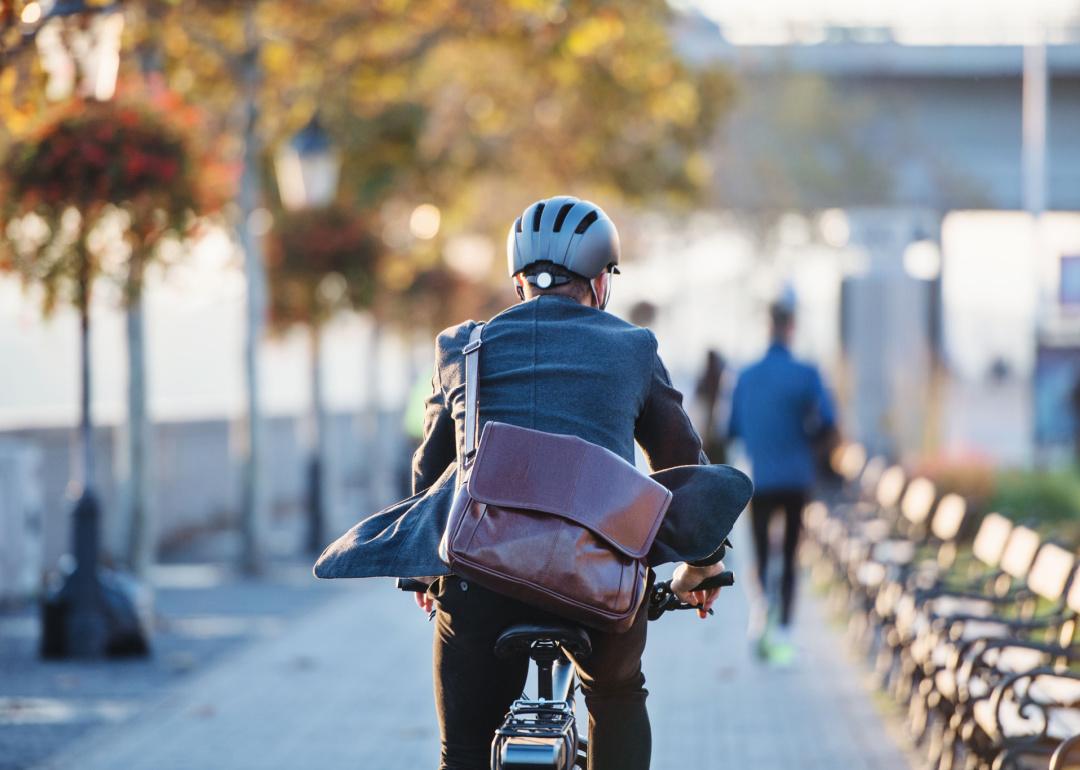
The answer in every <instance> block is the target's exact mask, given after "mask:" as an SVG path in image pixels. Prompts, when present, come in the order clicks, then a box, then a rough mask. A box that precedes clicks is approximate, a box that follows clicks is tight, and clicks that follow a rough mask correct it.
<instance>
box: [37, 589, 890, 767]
mask: <svg viewBox="0 0 1080 770" xmlns="http://www.w3.org/2000/svg"><path fill="white" fill-rule="evenodd" d="M746 607H747V603H746V599H745V597H744V596H743V593H742V592H741V591H740V590H738V589H733V590H730V591H728V592H727V593H726V594H725V595H724V596H722V597H721V600H720V601H719V602H718V604H717V610H718V611H717V615H716V617H714V618H710V619H709V620H708V621H699V620H698V619H697V618H695V617H692V616H690V614H689V613H687V614H685V615H678V616H669V617H666V618H665V619H664V620H663V621H662V622H660V623H655V624H653V625H652V626H651V628H650V635H651V639H650V644H649V650H648V653H647V658H646V662H645V665H646V676H647V677H648V679H649V689H650V692H651V696H650V699H649V705H650V712H651V714H652V719H653V732H654V751H653V767H654V768H656V769H657V770H679V769H680V768H689V767H693V768H703V769H709V768H717V769H720V768H723V770H781V769H783V770H788V769H792V770H794V769H798V770H817V769H818V768H820V769H821V770H824V769H825V768H829V769H830V770H832V769H836V768H843V769H844V770H857V769H858V768H866V769H867V770H870V769H871V768H872V769H873V770H902V769H903V768H907V767H908V765H907V763H906V761H905V759H904V756H903V754H902V752H901V751H900V750H899V749H898V748H897V747H896V745H895V744H894V743H893V742H892V740H891V739H890V738H889V736H888V734H887V732H886V730H885V728H884V726H883V724H882V721H881V719H880V718H879V716H878V714H877V711H876V710H875V708H874V706H873V703H872V701H871V698H870V696H869V694H868V691H867V690H866V689H865V688H864V687H863V686H862V674H861V671H860V669H859V668H857V667H856V666H854V665H853V664H852V663H851V662H850V661H849V660H848V659H847V658H846V653H845V652H844V648H843V645H842V643H841V640H840V636H839V633H838V632H837V631H836V630H835V629H834V628H832V627H830V626H829V624H828V623H827V622H826V621H825V620H824V617H823V613H822V610H821V606H820V604H819V603H818V602H816V601H815V600H812V599H809V600H807V601H805V602H804V604H803V607H802V614H801V617H800V626H799V631H798V633H797V635H796V640H797V643H798V645H799V647H800V653H801V657H800V662H799V664H798V665H797V666H796V667H795V668H793V669H791V670H786V671H777V670H771V669H766V668H763V667H761V666H759V665H757V664H756V663H754V661H753V660H752V658H751V657H750V655H749V647H748V644H747V641H746V637H745V633H744V629H745V622H746V613H747V609H746ZM430 642H431V626H430V625H429V624H427V623H425V622H424V621H423V617H422V615H421V614H420V612H419V610H416V609H415V607H412V606H411V602H410V600H409V598H408V597H406V596H403V595H401V594H398V593H397V592H395V591H393V590H392V589H391V588H390V586H389V582H388V581H357V582H356V583H354V584H348V585H347V587H346V588H345V589H344V590H338V591H337V592H336V596H334V597H333V598H331V599H330V600H329V601H327V602H326V603H325V604H323V605H322V606H321V607H318V608H317V609H314V610H311V611H309V612H307V613H305V614H304V615H303V616H302V617H301V618H300V619H299V620H298V621H297V622H294V623H291V624H289V625H288V626H287V627H286V628H285V629H284V630H283V631H282V632H281V633H280V634H278V635H276V636H273V637H271V638H265V639H262V640H260V641H257V642H254V643H252V644H251V645H250V646H248V647H246V648H244V649H241V650H238V651H236V652H235V653H233V654H230V655H227V656H226V657H225V658H223V659H222V660H220V661H219V662H218V663H216V664H215V665H214V666H213V667H211V668H210V669H208V670H205V671H203V672H202V673H199V674H197V675H195V676H194V677H192V678H190V679H187V680H186V681H184V682H183V683H181V684H179V685H178V686H176V687H174V688H171V689H170V690H169V692H168V693H167V694H166V695H165V696H164V697H163V698H161V699H160V700H159V701H157V702H156V703H154V704H153V705H152V706H150V707H148V708H146V709H143V710H142V711H141V712H140V713H139V714H137V715H136V716H134V717H132V718H131V719H129V720H127V721H125V722H123V723H119V724H114V725H111V726H108V727H103V728H100V729H98V730H96V731H95V732H93V733H92V734H91V735H89V736H88V737H87V738H85V739H82V740H80V741H79V742H77V743H76V744H75V745H73V746H71V747H70V748H69V749H67V750H65V751H63V752H62V753H61V754H59V755H57V756H55V757H54V758H53V759H52V760H51V761H49V762H47V763H46V764H43V765H40V766H39V767H40V768H42V770H44V769H45V768H50V769H53V768H65V769H67V768H80V770H118V769H119V768H123V769H124V770H139V769H140V768H146V769H147V770H150V769H151V768H152V769H153V770H180V769H183V770H193V769H201V768H227V769H230V770H246V769H248V768H250V769H251V770H255V769H256V768H257V769H258V770H274V769H275V768H281V770H285V769H286V768H289V769H290V770H292V769H293V768H308V767H352V768H365V769H370V770H418V769H422V768H428V767H433V766H434V764H435V757H436V756H437V735H436V731H435V727H434V718H433V706H432V696H431V673H430V671H431V668H430Z"/></svg>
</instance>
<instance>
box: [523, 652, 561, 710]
mask: <svg viewBox="0 0 1080 770" xmlns="http://www.w3.org/2000/svg"><path fill="white" fill-rule="evenodd" d="M560 654H561V652H560V650H559V645H558V644H557V643H556V642H554V641H552V640H551V639H538V640H537V641H536V642H534V643H533V645H532V648H531V649H530V650H529V657H530V658H532V659H533V660H534V661H536V695H537V697H538V698H540V699H541V700H547V701H550V700H553V699H554V686H553V682H552V668H553V667H554V665H555V659H556V658H557V657H559V655H560Z"/></svg>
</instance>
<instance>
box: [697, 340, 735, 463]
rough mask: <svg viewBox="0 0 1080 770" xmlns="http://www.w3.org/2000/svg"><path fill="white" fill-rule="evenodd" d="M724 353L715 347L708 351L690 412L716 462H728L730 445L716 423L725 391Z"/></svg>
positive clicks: (705, 448) (711, 457) (710, 458)
mask: <svg viewBox="0 0 1080 770" xmlns="http://www.w3.org/2000/svg"><path fill="white" fill-rule="evenodd" d="M725 365H726V362H725V361H724V357H723V356H722V355H720V353H719V352H718V351H716V350H709V351H707V352H706V353H705V369H704V370H703V371H702V372H701V377H700V378H698V381H697V385H696V386H695V387H694V406H693V409H692V411H691V414H692V416H693V418H694V424H695V427H696V428H697V430H698V433H699V434H700V435H701V444H702V448H703V449H704V451H705V454H706V455H708V457H709V461H710V462H714V463H726V462H727V447H726V446H725V445H724V439H723V435H722V432H721V431H720V430H719V426H718V425H717V422H718V419H719V415H720V403H721V399H722V396H723V392H724V368H725Z"/></svg>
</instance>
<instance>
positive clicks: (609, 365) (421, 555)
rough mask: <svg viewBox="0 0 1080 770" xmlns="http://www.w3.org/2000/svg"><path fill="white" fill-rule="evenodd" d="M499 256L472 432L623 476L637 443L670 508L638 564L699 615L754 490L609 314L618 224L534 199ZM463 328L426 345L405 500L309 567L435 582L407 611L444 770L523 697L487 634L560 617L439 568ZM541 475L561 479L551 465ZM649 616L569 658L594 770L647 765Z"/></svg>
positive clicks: (485, 742) (650, 340)
mask: <svg viewBox="0 0 1080 770" xmlns="http://www.w3.org/2000/svg"><path fill="white" fill-rule="evenodd" d="M507 256H508V263H509V273H510V276H511V278H512V280H513V284H514V288H515V290H516V292H517V295H518V298H519V300H520V302H519V303H517V304H515V305H513V306H511V307H509V308H507V309H506V310H504V311H503V312H501V313H499V314H498V315H496V316H495V317H494V318H492V319H491V320H490V321H488V322H487V324H486V325H485V327H484V330H483V355H482V356H480V360H479V390H478V402H479V404H480V409H479V420H480V423H481V425H483V424H484V423H487V422H489V421H498V422H501V423H508V424H511V425H515V426H519V427H523V428H530V429H534V430H539V431H544V432H547V433H553V434H564V435H572V436H576V437H578V438H581V439H584V440H586V441H589V442H592V443H593V444H597V445H599V446H601V447H604V448H605V449H607V450H609V451H611V452H614V453H615V454H616V455H618V456H619V457H621V458H623V459H624V460H626V461H627V462H630V463H633V462H634V445H635V441H636V442H637V443H638V444H639V445H640V446H641V448H642V450H643V451H644V454H645V457H646V459H647V461H648V463H649V465H650V467H651V469H652V470H653V471H654V472H656V471H662V470H663V469H669V470H664V471H663V473H654V479H656V480H657V481H659V482H660V483H661V484H664V485H665V486H667V487H668V488H669V489H670V490H671V491H672V493H673V496H672V503H671V505H670V507H669V508H668V511H667V514H666V515H665V518H664V520H663V521H662V523H661V525H660V529H659V534H658V535H657V537H656V540H655V542H654V543H653V545H652V548H651V550H650V551H649V554H648V562H649V564H650V566H656V565H658V564H662V563H666V562H675V563H677V567H676V569H675V574H674V582H673V584H672V587H673V589H674V590H675V592H676V594H677V595H678V596H679V597H680V598H681V599H683V600H684V601H688V602H690V603H694V604H697V605H699V608H700V610H699V614H701V616H702V617H704V610H705V609H707V608H708V607H709V606H710V605H711V604H712V603H713V601H714V600H715V598H716V594H717V590H712V591H708V592H705V591H701V592H691V591H690V589H691V588H693V587H694V586H696V585H698V584H699V583H700V582H701V581H702V580H704V579H705V578H707V577H710V576H712V575H714V574H717V573H719V572H720V571H722V570H723V564H722V563H721V562H720V558H721V556H722V554H723V543H724V541H725V537H726V535H727V534H728V532H729V531H730V529H731V526H732V525H733V523H734V521H735V518H736V517H737V516H738V514H739V512H740V511H741V510H742V508H743V506H744V505H745V503H746V501H747V500H748V498H749V495H750V491H751V487H750V483H749V480H748V479H747V478H746V477H745V476H743V475H742V474H740V473H739V472H738V471H735V470H734V469H731V468H728V467H726V466H709V465H708V464H707V462H708V461H707V459H706V458H705V457H704V455H703V454H702V451H701V441H700V439H699V438H698V436H697V434H696V433H695V431H694V429H693V427H692V426H691V423H690V420H689V419H688V417H687V415H686V412H685V411H684V409H683V406H682V396H681V395H680V393H679V392H678V391H677V390H675V388H673V387H672V385H671V380H670V378H669V376H668V373H667V371H666V369H665V368H664V365H663V363H662V362H661V360H660V358H659V356H658V354H657V342H656V339H655V337H654V336H653V334H652V333H651V332H649V331H648V330H646V329H643V328H640V327H637V326H634V325H632V324H630V323H627V322H625V321H623V320H621V319H619V318H617V317H615V316H614V315H611V314H609V313H607V312H605V308H606V306H607V303H608V299H609V297H610V294H611V288H612V278H613V276H614V275H615V274H617V273H618V264H619V239H618V234H617V232H616V229H615V225H614V224H613V223H612V221H611V220H610V219H609V218H608V216H607V215H606V214H605V213H604V212H603V211H602V210H601V209H600V208H599V207H598V206H596V205H595V204H592V203H590V202H588V201H583V200H579V199H577V198H573V197H557V198H551V199H548V200H541V201H538V202H537V203H534V204H533V205H531V206H529V207H528V208H527V209H526V210H525V211H524V213H523V214H522V215H521V216H520V217H519V218H518V219H517V220H516V221H515V222H514V224H513V225H512V226H511V228H510V232H509V236H508V239H507ZM475 326H476V324H475V323H474V322H472V321H469V322H465V323H463V324H460V325H459V326H456V327H452V328H450V329H447V330H446V331H444V332H442V333H441V334H440V335H439V336H438V338H437V340H436V344H435V357H436V361H435V372H434V377H433V387H432V392H431V395H430V396H429V398H428V400H427V405H426V413H425V421H424V436H423V440H422V443H421V445H420V447H419V449H418V450H417V451H416V454H415V456H414V458H413V489H414V492H415V493H416V494H414V496H413V497H412V498H410V499H408V500H405V501H402V502H401V503H398V504H397V505H396V506H391V507H390V508H388V509H387V510H386V511H383V512H381V513H379V514H376V515H375V516H373V517H371V518H370V519H368V520H366V521H364V522H361V523H360V524H358V525H357V526H356V527H354V528H353V529H352V530H350V532H349V533H346V535H344V536H342V538H339V540H338V541H337V542H336V543H334V544H332V545H331V546H330V547H329V548H327V551H326V552H325V553H324V554H323V556H322V557H321V559H320V561H319V564H317V565H316V574H317V575H319V576H320V577H363V576H373V575H389V576H395V577H415V576H420V575H423V576H437V577H435V578H432V579H431V586H430V589H429V590H428V592H427V593H426V594H417V603H418V604H419V605H420V606H421V607H422V608H423V609H424V610H431V609H434V610H435V612H436V615H435V624H436V628H435V639H434V679H435V701H436V707H437V711H438V719H439V726H440V733H441V740H442V756H441V764H440V768H442V769H443V770H480V769H481V768H487V767H488V762H489V756H490V751H491V742H492V736H493V734H494V732H495V730H496V728H497V727H498V726H499V725H500V723H501V722H502V720H503V717H504V715H505V714H506V712H507V710H508V708H509V707H510V705H511V703H512V702H513V701H514V699H515V698H517V697H518V696H519V695H520V693H521V692H522V690H523V688H524V685H525V679H526V675H527V670H528V660H527V659H526V658H524V657H522V658H519V659H511V660H506V659H500V658H497V657H496V656H495V654H494V651H493V648H494V644H495V640H496V638H497V637H498V636H499V634H500V632H501V631H503V630H504V629H505V628H506V627H507V626H509V625H512V624H517V623H528V622H552V621H558V620H559V619H558V618H555V617H554V616H552V615H550V614H548V613H546V612H543V611H541V610H539V609H536V608H534V607H532V606H530V605H527V604H524V603H522V602H520V601H517V600H515V599H512V598H509V597H507V596H504V595H501V594H498V593H495V592H493V591H490V590H487V589H485V588H483V587H481V586H479V585H477V584H475V583H474V582H472V581H467V580H463V579H461V578H460V577H458V576H454V575H447V574H445V573H446V572H447V571H448V570H447V568H446V566H445V565H443V564H442V563H441V562H439V561H438V560H437V549H438V543H439V538H440V536H441V535H442V531H441V530H442V528H443V527H444V526H445V523H446V518H447V509H448V508H449V505H450V503H451V501H452V498H453V494H454V487H455V485H456V483H457V481H456V476H457V474H458V472H459V460H460V459H461V457H463V447H464V443H465V439H464V422H465V411H466V410H465V403H464V402H465V396H464V393H465V383H464V380H465V371H464V356H463V349H464V348H465V346H466V345H467V343H468V341H469V337H470V334H471V332H472V330H473V328H474V327H475ZM545 470H546V471H547V472H550V473H554V474H559V473H560V472H563V471H564V470H565V471H568V470H569V469H560V468H559V467H558V465H557V461H556V464H555V465H553V467H551V468H550V469H545ZM568 475H569V474H568ZM555 546H556V544H555V543H553V544H552V547H555ZM649 581H650V583H651V581H652V573H651V571H650V573H649ZM646 610H647V602H646V603H643V604H642V606H641V609H640V611H639V612H638V614H637V615H636V617H635V619H634V622H633V624H632V626H631V627H630V629H629V630H628V631H626V632H625V633H612V632H604V631H597V630H590V636H591V637H592V648H593V651H592V654H591V655H590V656H589V657H588V658H585V659H582V660H579V661H575V665H576V666H577V669H578V674H579V677H580V680H581V685H582V689H583V691H584V695H585V701H586V705H587V707H588V711H589V755H590V756H589V767H590V768H593V770H597V769H599V770H645V769H646V768H648V767H649V762H650V751H651V733H650V727H649V717H648V713H647V711H646V707H645V699H646V695H647V692H646V690H645V677H644V675H643V673H642V666H641V657H642V652H643V651H644V649H645V639H646V621H647V616H646ZM564 622H565V621H564Z"/></svg>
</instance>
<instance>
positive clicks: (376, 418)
mask: <svg viewBox="0 0 1080 770" xmlns="http://www.w3.org/2000/svg"><path fill="white" fill-rule="evenodd" d="M382 337H383V325H382V322H381V321H380V320H379V318H378V317H377V316H375V315H372V318H371V336H370V338H369V342H368V354H367V396H368V398H367V404H366V412H367V426H366V428H367V430H366V432H367V437H366V438H367V461H366V464H367V482H368V483H367V487H368V488H367V493H368V504H367V510H370V511H377V510H379V509H380V508H382V507H383V502H384V501H385V498H386V492H385V487H386V484H385V483H384V479H383V477H382V474H383V470H384V468H385V463H383V462H382V453H383V452H384V451H385V449H386V447H384V446H382V438H383V437H382V421H381V419H380V417H381V415H380V413H379V412H380V405H381V403H382V398H381V397H380V394H379V389H380V382H379V381H380V375H381V370H380V367H379V351H380V349H381V347H382Z"/></svg>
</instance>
